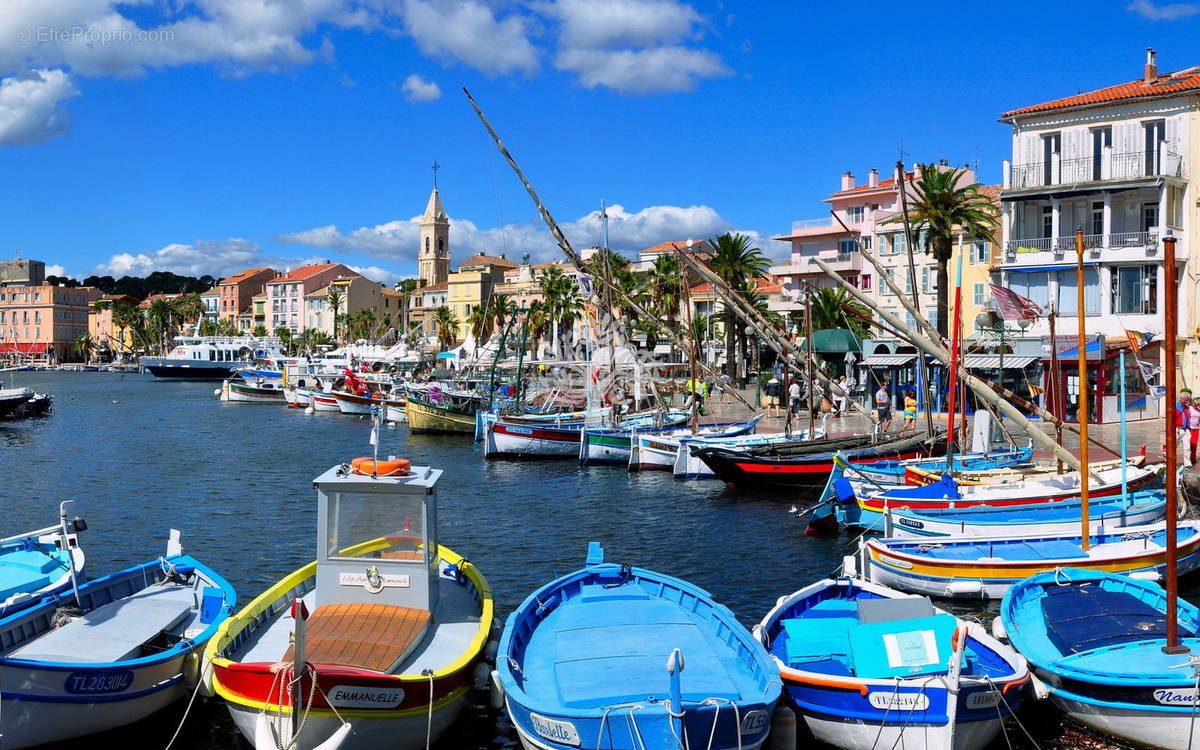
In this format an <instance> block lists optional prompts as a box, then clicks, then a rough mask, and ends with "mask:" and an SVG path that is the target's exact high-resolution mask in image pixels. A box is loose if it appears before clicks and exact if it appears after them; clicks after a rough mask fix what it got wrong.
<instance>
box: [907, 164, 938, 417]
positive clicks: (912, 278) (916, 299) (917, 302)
mask: <svg viewBox="0 0 1200 750" xmlns="http://www.w3.org/2000/svg"><path fill="white" fill-rule="evenodd" d="M896 173H897V174H896V182H898V183H899V185H900V211H901V214H902V215H903V216H904V242H905V244H906V245H907V246H908V279H909V283H910V284H912V304H913V310H914V311H915V314H916V315H920V314H921V295H920V293H919V291H920V290H919V289H918V288H917V266H916V262H915V261H914V260H913V249H914V248H915V246H914V245H913V236H912V226H911V225H910V224H909V222H908V197H907V194H906V193H905V191H904V183H905V182H906V180H905V174H904V162H903V161H901V160H899V159H897V160H896ZM938 312H939V313H940V312H941V310H938ZM938 339H941V337H940V336H939V337H938V338H937V339H935V340H938ZM939 343H940V341H939ZM917 377H918V378H919V379H920V380H921V389H920V391H919V392H920V394H921V401H923V402H924V403H923V404H922V405H923V406H924V407H925V430H926V431H927V432H928V433H929V436H930V437H933V405H932V404H930V403H929V372H928V371H927V370H926V367H925V355H924V354H922V353H921V352H917Z"/></svg>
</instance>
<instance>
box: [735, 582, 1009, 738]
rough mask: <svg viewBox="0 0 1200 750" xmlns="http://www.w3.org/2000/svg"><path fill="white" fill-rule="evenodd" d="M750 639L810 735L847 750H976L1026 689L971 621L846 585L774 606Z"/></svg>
mask: <svg viewBox="0 0 1200 750" xmlns="http://www.w3.org/2000/svg"><path fill="white" fill-rule="evenodd" d="M754 631H755V633H756V634H757V635H758V636H759V638H760V639H761V640H762V641H763V643H764V644H765V645H766V646H767V647H768V648H769V649H770V651H771V656H772V657H773V658H774V659H775V662H776V664H778V665H779V672H780V674H781V675H782V677H783V685H784V691H785V694H786V696H787V699H788V700H789V701H790V702H791V703H793V704H794V705H795V706H796V707H797V709H798V710H799V715H800V716H801V717H802V718H803V719H804V721H805V723H806V724H808V728H809V730H810V731H812V734H813V736H814V737H815V738H816V739H818V740H820V741H821V742H825V743H828V744H830V745H833V746H835V747H839V748H846V750H857V749H858V748H867V747H876V748H922V749H925V748H929V749H931V750H932V749H936V750H973V749H976V748H983V747H986V746H987V745H988V743H989V742H991V740H992V739H994V738H995V737H996V735H997V734H999V732H1000V730H1001V723H1002V722H1003V721H1004V717H1005V716H1007V715H1009V714H1011V713H1012V712H1013V711H1015V710H1016V709H1017V706H1018V704H1019V701H1020V698H1021V689H1020V688H1021V686H1022V685H1024V684H1025V683H1026V682H1028V681H1029V669H1028V666H1027V665H1026V663H1025V659H1023V658H1022V657H1021V656H1020V655H1018V654H1017V653H1016V652H1015V651H1013V650H1012V649H1011V648H1009V647H1007V646H1005V645H1003V644H1001V643H1000V642H999V641H997V640H996V639H994V638H992V637H991V636H990V635H988V634H987V633H986V632H985V631H984V629H983V628H982V627H981V626H979V625H978V624H976V623H974V622H969V621H967V620H960V619H958V618H956V617H955V616H954V615H951V614H948V613H946V612H945V611H943V610H941V609H938V608H936V607H934V606H933V604H932V603H931V602H930V601H929V599H928V598H926V597H916V596H908V595H906V594H902V593H900V592H899V591H895V590H894V589H889V588H887V587H886V586H880V585H878V584H875V583H869V582H866V581H861V580H855V579H853V578H841V579H837V580H833V579H827V580H824V581H819V582H817V583H814V584H812V585H811V586H807V587H805V588H803V589H800V590H799V591H797V592H795V593H792V594H788V595H787V596H784V597H781V598H780V599H779V601H778V602H777V603H776V605H775V607H774V608H773V609H772V610H771V611H770V612H768V613H767V615H766V617H764V618H763V620H762V622H761V623H759V624H758V625H756V626H755V629H754Z"/></svg>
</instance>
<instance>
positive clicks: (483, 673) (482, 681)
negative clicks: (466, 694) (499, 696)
mask: <svg viewBox="0 0 1200 750" xmlns="http://www.w3.org/2000/svg"><path fill="white" fill-rule="evenodd" d="M491 676H492V668H491V667H490V666H489V665H487V664H484V663H483V662H479V663H478V664H476V665H475V676H474V677H475V679H474V686H475V689H476V690H486V689H487V686H488V682H490V678H491Z"/></svg>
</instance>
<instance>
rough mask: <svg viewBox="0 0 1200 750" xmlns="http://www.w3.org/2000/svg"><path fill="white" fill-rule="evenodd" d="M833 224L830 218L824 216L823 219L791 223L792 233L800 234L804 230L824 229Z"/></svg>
mask: <svg viewBox="0 0 1200 750" xmlns="http://www.w3.org/2000/svg"><path fill="white" fill-rule="evenodd" d="M833 224H834V221H833V217H832V216H826V217H825V218H823V219H805V220H804V221H793V222H792V233H793V234H795V233H796V232H802V231H804V230H805V229H824V228H825V227H828V226H832V225H833Z"/></svg>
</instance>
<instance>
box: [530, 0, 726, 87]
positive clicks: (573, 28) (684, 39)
mask: <svg viewBox="0 0 1200 750" xmlns="http://www.w3.org/2000/svg"><path fill="white" fill-rule="evenodd" d="M540 7H542V8H543V9H544V12H545V13H546V15H547V16H549V17H550V18H553V19H555V20H557V21H558V22H559V26H560V34H559V39H558V53H557V55H556V57H555V60H554V66H555V67H556V68H558V69H559V70H565V71H569V72H572V73H574V74H576V75H577V76H579V81H580V83H581V84H583V85H584V86H585V87H587V88H596V87H598V86H606V87H608V88H611V89H613V90H614V91H617V92H619V93H623V94H647V93H655V92H666V91H691V90H692V89H694V88H695V87H696V84H697V83H698V82H699V81H700V80H701V79H705V78H716V77H719V76H726V75H729V74H730V72H731V71H730V70H729V68H728V67H726V65H725V63H723V62H722V61H721V58H720V57H719V56H718V55H717V54H715V53H713V52H710V51H708V50H705V49H700V48H698V47H695V46H688V45H687V43H688V42H698V41H699V40H700V39H701V38H702V37H703V26H704V25H705V24H706V23H707V22H706V21H705V19H704V18H703V17H702V16H701V15H700V14H699V13H698V12H697V11H696V9H695V8H693V7H692V6H690V5H687V4H685V3H680V2H676V1H675V0H606V2H604V3H596V2H592V0H556V2H553V3H548V4H544V5H542V6H540Z"/></svg>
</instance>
